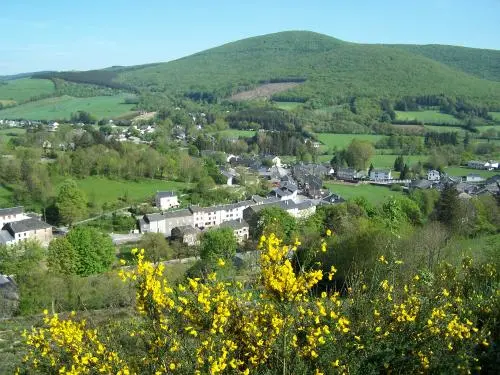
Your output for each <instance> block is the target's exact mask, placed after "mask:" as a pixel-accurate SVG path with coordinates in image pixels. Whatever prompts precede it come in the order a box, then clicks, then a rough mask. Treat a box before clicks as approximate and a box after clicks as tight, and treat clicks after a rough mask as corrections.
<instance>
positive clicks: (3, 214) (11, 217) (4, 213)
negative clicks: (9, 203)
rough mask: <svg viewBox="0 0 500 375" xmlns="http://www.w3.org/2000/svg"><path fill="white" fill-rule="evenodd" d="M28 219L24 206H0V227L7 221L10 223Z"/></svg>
mask: <svg viewBox="0 0 500 375" xmlns="http://www.w3.org/2000/svg"><path fill="white" fill-rule="evenodd" d="M25 219H29V216H26V215H25V214H24V208H23V207H21V206H19V207H11V208H0V229H1V228H2V227H3V226H4V225H5V224H7V223H12V222H14V221H21V220H25Z"/></svg>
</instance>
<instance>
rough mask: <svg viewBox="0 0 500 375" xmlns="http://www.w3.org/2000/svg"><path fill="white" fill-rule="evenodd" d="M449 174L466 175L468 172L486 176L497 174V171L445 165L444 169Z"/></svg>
mask: <svg viewBox="0 0 500 375" xmlns="http://www.w3.org/2000/svg"><path fill="white" fill-rule="evenodd" d="M444 171H445V172H446V173H448V174H449V175H450V176H466V175H468V174H469V173H474V174H478V175H480V176H481V177H484V178H488V177H492V176H494V175H496V174H498V171H484V170H479V169H471V168H463V167H447V168H445V170H444Z"/></svg>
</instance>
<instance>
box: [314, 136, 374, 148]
mask: <svg viewBox="0 0 500 375" xmlns="http://www.w3.org/2000/svg"><path fill="white" fill-rule="evenodd" d="M383 137H384V136H383V135H375V134H334V133H316V138H318V140H319V141H320V142H321V143H323V145H325V146H326V147H327V148H335V147H336V148H338V149H343V148H346V147H347V146H349V143H351V142H352V140H353V139H359V140H363V141H370V142H372V143H373V144H375V143H376V142H377V141H378V140H380V139H382V138H383Z"/></svg>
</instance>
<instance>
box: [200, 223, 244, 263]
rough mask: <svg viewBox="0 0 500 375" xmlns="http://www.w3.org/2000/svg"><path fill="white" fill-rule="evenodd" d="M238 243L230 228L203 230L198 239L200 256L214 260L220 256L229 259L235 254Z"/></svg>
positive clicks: (205, 259) (203, 258) (209, 260)
mask: <svg viewBox="0 0 500 375" xmlns="http://www.w3.org/2000/svg"><path fill="white" fill-rule="evenodd" d="M237 247H238V243H237V241H236V237H235V236H234V233H233V230H232V229H231V228H220V229H212V230H209V231H208V232H205V233H204V234H203V236H202V237H201V241H200V257H201V259H202V260H204V261H208V262H214V261H217V259H219V258H222V259H225V260H228V259H231V258H232V257H233V256H234V254H236V248H237Z"/></svg>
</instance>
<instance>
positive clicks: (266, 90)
mask: <svg viewBox="0 0 500 375" xmlns="http://www.w3.org/2000/svg"><path fill="white" fill-rule="evenodd" d="M298 85H300V83H299V82H282V83H266V84H264V85H260V86H258V87H256V88H254V89H252V90H247V91H242V92H239V93H237V94H234V95H233V96H231V100H235V101H243V100H253V99H264V98H266V99H269V98H270V97H271V96H272V95H274V94H276V93H278V92H282V91H286V90H290V89H291V88H294V87H296V86H298Z"/></svg>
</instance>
